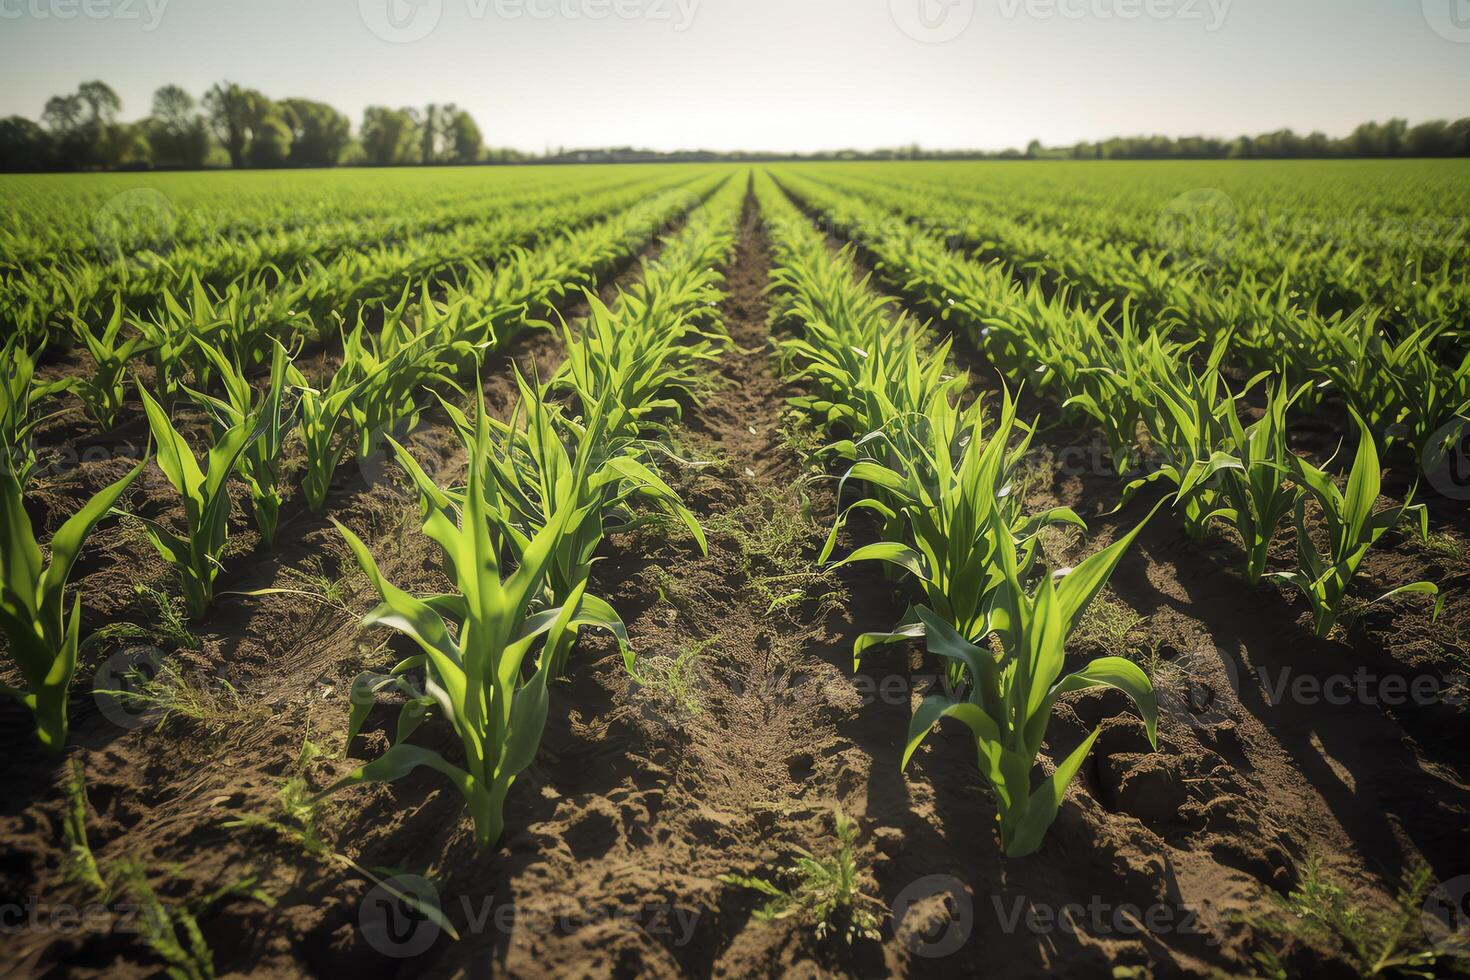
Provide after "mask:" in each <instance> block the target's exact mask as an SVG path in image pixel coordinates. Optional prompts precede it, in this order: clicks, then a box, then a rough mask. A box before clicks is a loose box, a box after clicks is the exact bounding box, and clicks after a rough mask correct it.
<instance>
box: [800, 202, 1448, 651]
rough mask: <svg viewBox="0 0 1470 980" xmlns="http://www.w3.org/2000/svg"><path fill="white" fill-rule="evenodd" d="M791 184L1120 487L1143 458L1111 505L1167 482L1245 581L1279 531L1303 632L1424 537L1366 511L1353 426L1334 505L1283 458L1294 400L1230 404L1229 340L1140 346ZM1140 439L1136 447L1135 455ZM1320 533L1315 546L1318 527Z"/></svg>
mask: <svg viewBox="0 0 1470 980" xmlns="http://www.w3.org/2000/svg"><path fill="white" fill-rule="evenodd" d="M797 186H798V187H799V188H800V192H799V193H800V194H801V196H802V199H803V200H804V201H805V202H806V203H808V204H809V205H811V206H812V207H815V208H817V209H818V210H820V211H821V212H822V213H823V214H824V215H825V216H826V217H827V218H828V219H829V220H830V221H831V222H832V224H833V225H834V226H835V227H837V228H839V229H844V230H848V231H850V233H851V234H852V235H853V236H854V237H856V238H859V239H860V240H861V241H862V242H863V245H864V247H865V248H867V249H868V250H869V251H870V252H871V253H872V254H873V256H874V257H875V258H876V259H877V263H878V264H877V271H878V274H879V275H880V276H881V277H883V279H884V281H885V282H887V283H888V284H889V285H890V287H892V288H894V289H895V290H898V291H900V292H902V293H903V294H904V295H905V296H908V297H910V298H911V299H912V300H913V301H914V302H915V303H916V304H917V305H918V306H919V308H921V309H922V310H924V311H926V312H929V313H932V314H934V315H936V316H937V317H938V318H940V319H943V320H946V321H948V322H950V323H952V324H955V325H956V326H957V327H959V328H960V329H963V330H965V331H967V333H968V335H969V336H970V338H971V339H972V340H973V341H974V342H976V343H977V344H978V345H979V346H980V347H981V349H982V350H983V351H984V352H985V354H986V355H987V357H988V358H989V359H990V361H991V363H993V364H994V365H995V366H996V367H997V368H998V369H999V370H1000V371H1001V372H1002V374H1003V375H1004V376H1005V377H1007V378H1009V379H1011V381H1012V382H1013V383H1014V384H1015V385H1017V386H1018V387H1019V386H1021V385H1034V386H1036V388H1037V389H1039V390H1040V391H1041V392H1042V393H1043V394H1045V395H1047V396H1049V397H1050V398H1051V400H1052V401H1053V403H1054V404H1057V405H1060V406H1062V407H1063V409H1065V410H1068V411H1070V412H1072V413H1074V414H1076V415H1078V416H1080V417H1081V418H1082V419H1084V420H1086V421H1087V422H1090V423H1091V424H1092V425H1094V426H1095V427H1096V428H1097V429H1098V430H1100V431H1101V432H1102V433H1103V434H1104V436H1105V437H1106V438H1107V440H1108V442H1109V445H1110V448H1111V450H1112V455H1113V461H1114V465H1115V467H1116V469H1117V472H1118V473H1119V475H1120V476H1122V477H1124V478H1127V477H1130V476H1131V475H1132V473H1133V471H1134V470H1135V464H1136V463H1138V462H1139V461H1140V459H1139V457H1140V456H1145V455H1146V456H1147V459H1146V460H1144V462H1146V463H1147V465H1146V466H1145V467H1143V470H1144V472H1145V475H1143V476H1139V477H1137V478H1134V479H1131V480H1130V482H1129V483H1128V484H1127V486H1126V488H1125V495H1124V499H1125V500H1126V499H1127V497H1128V496H1130V495H1131V494H1132V493H1133V492H1135V491H1136V490H1138V489H1139V488H1140V487H1142V486H1143V485H1145V484H1148V483H1164V484H1166V485H1168V486H1169V487H1170V488H1171V490H1172V503H1173V507H1174V509H1175V511H1176V512H1177V513H1178V515H1179V519H1180V520H1181V521H1182V523H1183V526H1184V528H1185V530H1186V531H1188V533H1189V534H1190V535H1191V536H1192V537H1194V538H1195V539H1197V540H1199V539H1203V538H1204V537H1205V535H1206V534H1207V533H1208V531H1209V530H1210V528H1211V527H1212V526H1213V525H1215V524H1223V525H1226V526H1228V527H1230V528H1232V529H1233V530H1234V531H1235V532H1236V534H1237V535H1238V536H1239V538H1240V539H1241V544H1242V548H1243V552H1244V554H1243V558H1244V566H1245V568H1244V571H1245V576H1246V579H1247V581H1248V582H1250V583H1251V584H1255V583H1257V582H1259V581H1260V580H1261V579H1262V578H1263V577H1265V576H1266V575H1267V574H1268V571H1269V562H1268V559H1269V557H1270V547H1271V543H1272V541H1273V540H1274V538H1275V537H1276V534H1277V531H1278V530H1279V529H1280V527H1281V526H1282V525H1283V524H1288V523H1289V524H1290V525H1291V526H1292V527H1293V528H1294V531H1295V541H1296V568H1295V569H1292V570H1287V571H1280V572H1277V573H1275V574H1273V575H1272V578H1274V579H1275V580H1277V581H1279V582H1281V583H1283V584H1285V585H1287V586H1289V587H1291V588H1294V589H1296V590H1299V591H1300V592H1301V593H1302V594H1303V595H1304V596H1305V598H1306V600H1307V601H1308V603H1309V605H1310V606H1311V610H1312V615H1313V622H1314V626H1315V629H1316V632H1317V633H1318V635H1320V636H1326V635H1327V634H1328V633H1330V632H1331V630H1332V628H1333V626H1334V625H1335V624H1336V622H1337V619H1338V616H1339V613H1340V611H1341V608H1342V604H1343V601H1344V599H1345V598H1346V597H1347V595H1348V593H1349V587H1350V585H1351V583H1352V581H1353V579H1354V578H1355V576H1356V575H1357V572H1358V570H1359V568H1360V567H1361V566H1362V563H1363V560H1364V559H1365V558H1366V556H1367V554H1368V553H1369V551H1370V549H1371V548H1372V547H1373V546H1374V545H1375V544H1376V543H1378V542H1379V540H1380V539H1381V538H1382V537H1383V536H1384V535H1385V534H1387V533H1389V532H1390V531H1393V530H1395V529H1397V528H1400V527H1401V526H1415V527H1417V529H1418V531H1419V533H1420V534H1421V535H1427V533H1428V515H1427V513H1426V511H1425V509H1424V507H1423V506H1422V505H1414V504H1412V501H1404V502H1402V503H1399V504H1396V505H1394V506H1392V507H1389V508H1387V509H1383V510H1379V509H1378V500H1379V496H1380V491H1381V489H1382V470H1381V466H1380V457H1379V453H1378V449H1377V445H1376V439H1375V438H1374V433H1373V431H1372V430H1371V429H1370V428H1369V423H1368V422H1366V421H1365V420H1364V419H1363V418H1362V417H1361V416H1360V417H1358V421H1357V427H1358V430H1359V435H1360V438H1359V440H1358V447H1357V450H1356V455H1355V457H1354V460H1353V463H1352V467H1351V470H1350V472H1349V475H1348V480H1347V487H1346V491H1345V492H1344V491H1343V490H1341V489H1339V488H1338V486H1337V484H1336V483H1335V482H1334V481H1333V479H1332V478H1331V477H1330V476H1329V475H1328V474H1327V473H1326V472H1325V471H1324V470H1323V469H1321V468H1319V467H1318V466H1316V465H1314V464H1313V463H1312V462H1311V461H1310V460H1308V459H1307V458H1305V457H1303V456H1301V455H1298V454H1296V453H1294V452H1292V451H1291V450H1290V449H1289V448H1288V445H1287V435H1288V429H1287V426H1288V413H1289V410H1290V409H1291V408H1292V406H1293V405H1294V404H1296V403H1297V402H1299V401H1300V400H1301V399H1302V398H1303V397H1305V395H1306V394H1307V393H1308V391H1309V390H1310V389H1309V387H1307V386H1300V387H1295V388H1293V387H1292V386H1291V384H1290V383H1289V382H1288V381H1287V380H1286V379H1284V378H1281V377H1279V376H1278V377H1276V378H1275V380H1274V382H1273V381H1272V379H1271V375H1270V374H1269V373H1266V372H1263V373H1262V374H1259V375H1256V376H1255V377H1253V378H1251V379H1250V380H1249V381H1248V382H1246V383H1245V384H1244V385H1242V386H1240V387H1239V388H1238V390H1235V391H1232V390H1231V384H1230V382H1229V380H1228V379H1227V378H1226V376H1225V375H1224V374H1223V373H1222V368H1221V363H1222V360H1223V359H1224V357H1225V354H1226V352H1227V351H1228V349H1229V341H1228V335H1227V336H1226V337H1222V338H1220V339H1218V340H1217V341H1216V342H1215V343H1214V344H1213V345H1211V346H1210V347H1208V348H1206V351H1205V354H1204V356H1203V357H1200V358H1195V357H1193V356H1192V355H1193V354H1194V352H1195V349H1196V347H1197V346H1198V343H1197V342H1195V343H1186V342H1181V341H1174V340H1169V339H1166V338H1164V337H1163V336H1161V335H1160V334H1156V333H1154V334H1149V333H1145V332H1143V331H1141V330H1139V329H1137V328H1136V327H1135V325H1134V323H1133V321H1132V320H1131V319H1130V318H1126V317H1125V318H1124V320H1123V322H1122V324H1121V325H1120V326H1118V327H1114V326H1113V325H1112V324H1111V323H1109V322H1108V321H1107V320H1105V319H1104V318H1102V317H1099V316H1097V315H1095V314H1088V313H1085V312H1082V311H1080V310H1078V309H1077V308H1076V307H1073V306H1070V305H1068V304H1067V303H1066V302H1065V301H1064V300H1062V299H1059V298H1057V297H1048V296H1046V295H1045V294H1044V293H1043V291H1042V290H1040V289H1039V288H1038V287H1037V286H1036V285H1035V284H1032V285H1030V286H1019V285H1017V284H1016V283H1014V282H1013V281H1012V280H1011V279H1010V277H1009V276H1008V275H1007V274H1006V273H1005V270H1004V269H1002V268H1000V267H997V266H995V265H985V264H979V263H975V262H972V261H969V260H967V259H965V258H963V257H962V256H958V255H955V254H953V253H951V252H949V251H948V250H946V249H945V248H944V246H943V243H941V242H938V241H936V240H934V239H932V238H930V237H927V236H925V234H924V233H923V232H922V231H920V230H918V229H916V228H914V227H913V226H912V225H909V224H907V223H904V222H894V221H892V220H887V221H885V220H884V217H883V215H882V214H881V213H874V211H873V210H872V209H871V206H867V205H864V204H863V203H862V202H860V201H857V200H855V199H853V198H847V197H844V196H842V195H839V194H834V193H831V192H828V191H825V189H823V188H820V187H815V186H812V185H809V184H807V183H805V182H803V183H800V184H798V185H797ZM1262 387H1265V388H1266V391H1265V392H1264V395H1263V397H1264V399H1265V409H1264V412H1263V413H1262V414H1261V417H1260V418H1259V419H1258V420H1256V421H1254V422H1251V423H1250V424H1246V423H1245V422H1244V421H1243V420H1242V402H1243V400H1244V399H1245V398H1246V397H1247V396H1249V395H1251V394H1252V393H1253V392H1255V391H1256V390H1257V389H1259V388H1262ZM1359 394H1360V395H1361V394H1364V393H1363V392H1361V391H1360V392H1359ZM1462 411H1463V409H1462ZM1452 417H1453V416H1452ZM1140 427H1141V428H1142V430H1143V431H1144V432H1145V433H1146V437H1147V438H1146V443H1145V446H1140V445H1139V444H1138V439H1137V432H1138V431H1139V428H1140ZM1324 523H1325V525H1326V534H1325V542H1326V543H1325V545H1324V544H1323V543H1322V542H1323V540H1324V538H1323V536H1322V535H1320V534H1319V533H1318V530H1317V529H1318V527H1319V525H1321V524H1324ZM1403 593H1421V594H1430V595H1437V594H1438V589H1437V588H1436V586H1434V585H1433V584H1432V583H1428V582H1416V583H1411V584H1407V585H1404V586H1402V587H1400V588H1397V589H1394V590H1393V591H1391V592H1390V593H1388V595H1385V596H1383V597H1382V598H1380V599H1379V600H1377V601H1383V599H1387V598H1389V597H1390V596H1393V595H1397V594H1403ZM1436 609H1437V607H1436Z"/></svg>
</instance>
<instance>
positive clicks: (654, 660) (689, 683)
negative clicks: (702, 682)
mask: <svg viewBox="0 0 1470 980" xmlns="http://www.w3.org/2000/svg"><path fill="white" fill-rule="evenodd" d="M718 640H719V637H718V636H712V637H710V638H709V639H706V640H701V641H700V642H698V643H696V644H694V645H693V646H691V647H688V648H686V649H685V650H683V651H682V652H680V653H679V654H678V656H674V657H667V656H653V657H647V658H645V659H642V660H640V661H639V662H638V665H637V670H636V672H635V673H634V675H633V676H634V679H636V680H637V681H638V683H639V684H640V685H642V686H643V687H645V688H647V689H648V690H650V691H652V692H654V693H656V694H658V695H659V696H661V697H663V698H665V699H666V700H667V701H669V702H671V703H672V704H674V705H676V706H677V707H678V708H679V710H680V711H682V712H684V713H686V714H690V715H697V714H699V712H700V710H701V706H700V697H699V662H700V658H701V657H702V656H703V655H704V651H706V650H708V649H709V648H710V647H711V646H713V645H714V644H715V643H716V642H717V641H718Z"/></svg>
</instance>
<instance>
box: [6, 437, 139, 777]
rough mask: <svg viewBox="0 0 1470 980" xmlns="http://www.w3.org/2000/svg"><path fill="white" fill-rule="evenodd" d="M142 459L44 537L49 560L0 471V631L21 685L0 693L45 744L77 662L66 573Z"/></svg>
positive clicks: (77, 629) (58, 741) (77, 612)
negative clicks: (26, 716)
mask: <svg viewBox="0 0 1470 980" xmlns="http://www.w3.org/2000/svg"><path fill="white" fill-rule="evenodd" d="M146 462H147V461H146V460H145V461H144V462H143V463H139V464H138V465H137V466H136V467H134V468H133V470H132V471H131V472H130V473H128V475H127V476H125V477H123V478H122V479H121V480H118V481H117V482H116V483H114V484H112V485H111V486H109V487H107V488H106V489H104V490H102V491H100V492H99V493H97V494H96V495H95V496H93V497H92V499H90V500H88V501H87V503H86V504H85V505H84V506H83V507H82V509H81V510H79V511H78V512H77V513H76V514H75V515H74V516H73V517H72V518H71V519H69V520H68V521H67V522H66V523H65V524H63V525H62V526H61V528H60V530H58V531H57V532H56V534H55V535H54V536H52V538H51V561H50V563H49V564H44V565H43V563H42V556H41V549H40V546H39V545H38V544H37V543H36V537H35V533H34V531H33V529H32V528H31V520H30V517H29V516H28V515H27V514H26V509H25V503H24V500H23V499H22V494H21V487H20V482H19V481H18V480H17V479H16V477H15V474H13V473H11V472H10V471H9V470H5V471H3V472H0V533H3V537H4V542H5V543H4V545H3V547H0V632H3V633H4V634H5V639H6V642H7V645H8V646H9V648H10V655H11V657H12V658H13V660H14V661H15V664H16V666H17V667H18V668H19V669H20V674H21V677H22V678H23V679H24V681H25V686H24V687H21V688H12V687H9V686H4V685H0V694H5V695H7V696H10V697H14V698H16V699H18V700H19V701H20V702H21V704H23V705H25V706H26V707H27V708H28V709H30V711H31V714H32V715H33V716H34V717H35V721H36V736H37V738H39V739H40V741H41V745H42V746H44V747H45V748H46V749H47V750H48V751H52V752H58V751H60V750H61V748H62V747H63V746H64V745H65V744H66V733H67V711H66V705H67V689H68V688H69V687H70V685H71V679H72V675H73V674H74V673H76V668H77V650H78V647H79V645H80V643H79V640H80V636H81V625H82V597H81V595H77V596H76V598H75V599H74V600H73V602H72V605H71V608H70V609H69V610H68V608H67V605H66V581H67V579H68V578H69V577H70V576H71V570H72V566H73V565H75V564H76V560H77V555H78V554H79V553H80V552H81V550H82V545H83V544H84V543H85V542H86V540H87V536H88V535H89V534H91V533H92V529H93V528H95V527H96V526H97V524H98V523H99V522H100V521H101V520H102V519H103V518H105V517H106V516H107V515H108V513H109V512H111V510H112V508H113V506H114V505H115V504H116V503H117V501H118V500H119V498H121V497H122V495H123V493H125V492H126V491H127V489H128V487H129V486H131V485H132V483H133V481H134V480H135V479H137V477H138V474H139V473H141V472H142V471H143V467H144V466H145V465H146Z"/></svg>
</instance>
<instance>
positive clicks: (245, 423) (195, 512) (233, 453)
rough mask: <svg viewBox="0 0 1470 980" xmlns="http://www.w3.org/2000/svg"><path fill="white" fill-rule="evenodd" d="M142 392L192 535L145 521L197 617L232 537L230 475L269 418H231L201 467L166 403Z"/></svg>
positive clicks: (161, 464) (211, 597) (205, 608)
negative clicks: (167, 409) (167, 410)
mask: <svg viewBox="0 0 1470 980" xmlns="http://www.w3.org/2000/svg"><path fill="white" fill-rule="evenodd" d="M138 396H139V397H140V398H141V399H142V401H143V408H144V410H145V411H146V412H147V414H148V425H149V428H150V429H151V430H152V432H153V441H154V442H155V443H156V444H157V445H158V467H159V469H161V470H162V471H163V475H164V477H165V478H167V480H168V482H169V485H170V486H172V487H173V488H174V491H175V492H177V493H178V495H179V500H180V503H181V504H182V505H183V508H184V523H185V534H186V537H179V536H178V535H177V534H175V533H173V532H172V531H170V530H168V529H167V528H165V527H164V526H163V525H162V524H160V523H159V522H157V521H155V520H150V519H147V518H142V520H143V524H144V526H145V527H146V528H147V531H148V537H149V540H151V541H152V542H153V547H154V548H155V549H157V551H158V554H159V555H160V556H161V557H162V558H163V559H164V560H165V561H167V562H168V563H169V564H171V565H172V566H173V567H174V570H175V571H177V572H178V573H179V578H180V580H181V582H182V584H183V589H184V604H185V606H186V607H187V608H188V610H189V615H191V616H193V617H195V618H196V619H197V618H199V617H200V616H203V615H204V613H205V612H206V611H208V609H209V607H210V605H211V604H212V603H213V602H214V580H215V578H216V577H217V576H218V575H219V572H220V557H221V556H222V555H223V554H224V550H225V542H226V541H227V540H228V537H229V518H230V491H229V478H230V475H231V474H232V473H234V471H235V468H236V467H237V466H238V465H239V461H240V457H241V455H242V454H243V453H244V452H245V450H246V448H247V447H248V446H249V445H250V443H251V442H253V441H254V440H255V439H256V438H258V437H259V436H260V434H261V431H262V426H263V422H262V421H261V420H258V419H257V418H255V417H253V416H252V417H247V418H243V419H240V420H238V421H235V422H233V423H231V424H230V425H229V427H228V428H226V429H224V431H222V432H221V433H220V434H219V436H218V438H217V439H216V440H215V443H214V445H213V446H212V447H210V450H209V452H208V454H207V455H206V457H205V465H204V467H203V468H202V469H201V468H200V465H199V463H198V461H197V460H195V458H194V453H193V451H192V450H190V448H189V444H188V443H187V442H185V441H184V438H183V436H181V435H179V432H178V430H177V429H175V428H174V426H173V423H172V422H171V421H169V417H168V413H167V412H165V411H164V410H163V407H162V406H161V405H159V404H158V402H156V401H154V399H153V397H152V396H151V395H149V394H148V392H146V391H144V390H143V387H142V386H141V385H139V386H138Z"/></svg>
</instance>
